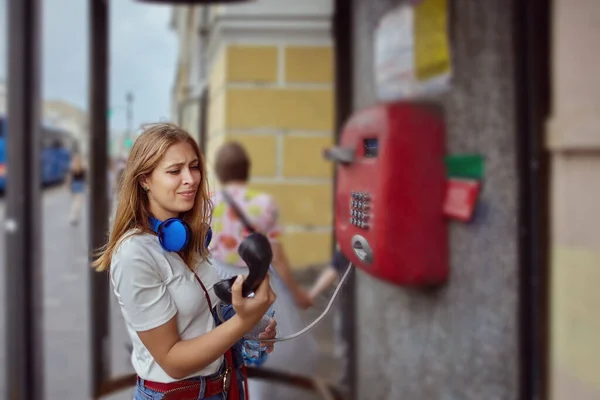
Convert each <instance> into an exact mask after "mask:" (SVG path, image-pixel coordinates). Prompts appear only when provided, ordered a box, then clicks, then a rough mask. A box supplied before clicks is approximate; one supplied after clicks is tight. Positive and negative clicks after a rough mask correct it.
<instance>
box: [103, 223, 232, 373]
mask: <svg viewBox="0 0 600 400" xmlns="http://www.w3.org/2000/svg"><path fill="white" fill-rule="evenodd" d="M196 273H197V274H198V277H199V278H200V280H201V281H202V283H203V284H204V286H205V287H206V290H207V291H208V293H209V296H210V300H211V302H212V304H213V306H215V305H217V303H219V302H220V300H219V299H218V298H217V297H216V295H215V293H214V284H215V283H216V282H217V281H219V276H218V275H217V274H216V273H215V271H214V269H213V268H212V267H211V266H210V265H209V264H207V263H202V264H199V265H198V267H197V269H196ZM110 277H111V283H112V285H113V289H114V293H115V295H116V296H117V299H118V301H119V305H120V306H121V311H122V313H123V318H124V319H125V324H126V326H127V331H128V333H129V336H130V337H131V341H132V343H133V353H132V355H131V362H132V364H133V368H134V369H135V371H136V373H137V374H138V375H139V376H140V378H142V379H146V380H149V381H154V382H164V383H167V382H173V381H176V379H173V378H171V377H170V376H169V375H167V374H166V373H165V371H163V369H162V368H161V367H160V366H159V365H158V364H157V363H156V361H155V360H154V358H153V357H152V355H150V352H149V351H148V350H147V349H146V347H145V346H144V344H143V343H142V341H141V340H140V338H139V337H138V335H137V331H147V330H150V329H153V328H156V327H158V326H160V325H163V324H165V323H166V322H167V321H169V320H170V319H171V318H173V316H175V315H177V328H178V331H179V335H180V337H181V339H183V340H186V339H192V338H195V337H198V336H200V335H202V334H204V333H206V332H209V331H210V330H212V329H214V327H215V321H214V319H213V316H212V314H211V312H210V310H209V307H208V304H207V301H206V296H205V295H204V291H203V290H202V287H201V286H200V284H199V283H198V281H197V280H196V278H195V276H194V273H193V272H192V271H190V270H189V268H188V267H187V266H186V264H185V263H184V262H183V260H182V259H181V258H180V257H179V255H177V254H176V253H171V252H168V251H165V250H164V249H163V248H162V247H161V245H160V243H159V242H158V238H157V237H156V236H155V235H152V234H148V233H134V232H130V233H128V234H126V235H125V236H124V239H122V241H121V243H120V245H119V246H118V248H117V249H116V251H115V252H114V253H113V256H112V260H111V266H110ZM222 360H223V357H222V356H221V357H220V358H219V359H218V360H216V361H215V362H213V363H212V364H210V365H209V366H207V367H206V368H204V369H203V370H201V371H198V372H196V373H194V374H192V375H190V376H189V377H192V376H198V375H210V374H213V373H215V372H217V371H218V369H219V366H220V365H221V363H222ZM189 377H188V378H189Z"/></svg>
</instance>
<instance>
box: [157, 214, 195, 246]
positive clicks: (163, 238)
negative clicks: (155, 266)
mask: <svg viewBox="0 0 600 400" xmlns="http://www.w3.org/2000/svg"><path fill="white" fill-rule="evenodd" d="M157 234H158V240H159V241H160V244H161V246H162V247H163V249H165V250H167V251H174V252H178V251H181V250H183V249H185V247H186V246H187V244H188V242H189V240H190V227H189V226H188V224H186V223H185V222H183V221H182V220H180V219H179V218H169V219H167V220H166V221H164V222H163V223H161V224H160V227H159V228H158V232H157Z"/></svg>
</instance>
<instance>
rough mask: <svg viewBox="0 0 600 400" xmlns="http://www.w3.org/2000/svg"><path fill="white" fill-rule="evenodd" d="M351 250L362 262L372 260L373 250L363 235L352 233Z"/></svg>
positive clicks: (367, 262) (366, 262) (369, 262)
mask: <svg viewBox="0 0 600 400" xmlns="http://www.w3.org/2000/svg"><path fill="white" fill-rule="evenodd" d="M352 251H353V252H354V254H355V255H356V257H358V259H359V260H360V261H362V262H363V263H365V264H371V263H372V262H373V251H372V250H371V246H369V242H367V239H365V238H364V237H363V236H361V235H354V236H353V237H352Z"/></svg>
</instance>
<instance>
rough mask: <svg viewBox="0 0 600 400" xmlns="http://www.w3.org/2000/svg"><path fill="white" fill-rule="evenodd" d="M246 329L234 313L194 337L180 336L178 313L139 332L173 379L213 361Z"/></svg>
mask: <svg viewBox="0 0 600 400" xmlns="http://www.w3.org/2000/svg"><path fill="white" fill-rule="evenodd" d="M247 330H249V328H248V327H247V326H245V325H244V323H243V322H242V321H241V320H240V319H239V317H237V315H235V316H233V317H232V318H231V319H230V320H228V321H227V322H225V323H223V324H221V325H219V326H218V327H216V328H215V329H213V330H212V331H210V332H207V333H205V334H204V335H201V336H198V337H196V338H194V339H189V340H181V338H180V337H179V333H178V332H177V317H176V316H175V317H173V318H171V319H170V320H169V322H167V323H166V324H164V325H161V326H159V327H158V328H154V329H151V330H149V331H146V332H138V336H139V337H140V340H141V341H142V343H144V346H146V348H147V349H148V351H149V352H150V354H151V355H152V357H153V358H154V359H155V360H156V362H157V363H158V365H160V367H161V368H162V369H163V370H164V371H165V372H166V373H167V375H169V376H170V377H172V378H174V379H183V378H185V377H186V376H189V375H191V374H193V373H194V372H196V371H200V370H202V369H204V368H206V367H207V366H208V365H210V364H211V363H213V362H214V361H215V360H217V359H218V358H219V357H221V356H222V355H223V354H225V352H226V351H227V350H228V349H229V348H230V347H231V346H233V345H234V344H235V343H236V342H237V341H238V340H239V339H240V337H241V336H243V335H244V333H245V332H246V331H247Z"/></svg>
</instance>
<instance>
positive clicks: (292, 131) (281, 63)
mask: <svg viewBox="0 0 600 400" xmlns="http://www.w3.org/2000/svg"><path fill="white" fill-rule="evenodd" d="M332 60H333V59H332V49H331V46H295V45H284V46H281V45H275V44H269V43H265V44H264V45H256V44H253V45H239V44H236V45H231V44H230V45H225V46H224V47H223V48H221V49H220V51H219V52H218V53H217V55H216V56H215V60H214V62H213V63H212V68H211V71H210V80H209V82H210V100H209V101H210V103H209V110H210V111H209V129H208V135H209V137H208V141H207V159H208V164H209V166H210V168H209V176H210V179H211V181H210V182H211V186H213V188H215V187H216V186H217V182H216V179H215V178H214V174H213V172H212V163H213V162H214V158H213V157H214V152H215V150H216V149H217V148H218V146H219V145H221V144H222V143H224V142H225V141H227V140H236V141H239V142H241V143H243V144H244V146H245V147H246V149H247V150H248V152H249V154H250V157H251V158H252V172H251V174H252V179H251V182H250V184H251V186H252V187H254V188H256V189H259V190H262V191H264V192H267V193H269V194H271V195H272V196H273V197H274V198H275V199H276V201H277V203H278V205H279V208H280V215H281V217H280V218H281V222H282V225H283V226H284V227H285V235H284V237H283V243H284V245H285V248H286V250H287V253H288V256H289V258H290V260H291V262H292V265H293V267H294V268H303V267H307V266H310V265H314V264H322V263H325V262H328V261H329V258H330V256H331V241H332V219H333V215H332V194H333V193H332V190H333V187H332V183H333V181H332V177H333V165H331V164H330V163H327V162H325V161H324V160H323V157H322V152H323V149H324V148H326V147H329V146H331V145H332V144H333V140H334V136H333V127H334V115H335V110H334V93H333V61H332Z"/></svg>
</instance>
